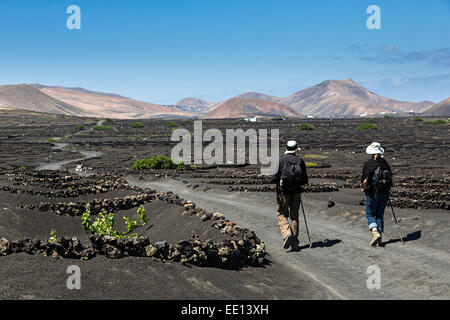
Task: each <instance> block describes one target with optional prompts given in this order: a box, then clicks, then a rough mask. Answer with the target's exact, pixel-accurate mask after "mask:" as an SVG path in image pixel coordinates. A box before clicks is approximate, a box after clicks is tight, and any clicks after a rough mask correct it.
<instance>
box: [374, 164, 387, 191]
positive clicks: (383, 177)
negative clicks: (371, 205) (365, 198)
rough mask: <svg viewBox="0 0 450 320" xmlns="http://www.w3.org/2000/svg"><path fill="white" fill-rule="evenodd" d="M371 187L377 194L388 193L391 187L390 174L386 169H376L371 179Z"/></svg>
mask: <svg viewBox="0 0 450 320" xmlns="http://www.w3.org/2000/svg"><path fill="white" fill-rule="evenodd" d="M372 187H373V190H374V191H375V192H377V193H383V192H388V191H389V190H391V187H392V173H391V171H389V170H387V169H384V170H383V169H381V167H378V168H377V169H376V170H375V173H374V175H373V177H372Z"/></svg>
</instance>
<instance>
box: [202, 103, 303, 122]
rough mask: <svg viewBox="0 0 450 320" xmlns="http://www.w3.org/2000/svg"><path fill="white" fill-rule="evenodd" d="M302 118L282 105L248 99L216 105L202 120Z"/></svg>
mask: <svg viewBox="0 0 450 320" xmlns="http://www.w3.org/2000/svg"><path fill="white" fill-rule="evenodd" d="M255 116H259V117H277V116H286V117H296V118H298V117H302V115H301V114H299V113H297V112H295V111H294V110H292V109H291V108H289V107H286V106H285V105H284V104H281V103H278V102H272V101H264V100H257V99H248V98H232V99H229V100H226V101H224V102H222V103H220V104H218V105H217V107H215V108H214V109H213V110H211V111H210V112H208V113H207V114H206V115H204V118H247V117H255Z"/></svg>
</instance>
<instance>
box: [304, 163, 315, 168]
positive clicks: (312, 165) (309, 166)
mask: <svg viewBox="0 0 450 320" xmlns="http://www.w3.org/2000/svg"><path fill="white" fill-rule="evenodd" d="M305 165H306V167H307V168H312V167H317V163H315V162H308V161H305Z"/></svg>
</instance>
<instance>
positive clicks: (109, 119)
mask: <svg viewBox="0 0 450 320" xmlns="http://www.w3.org/2000/svg"><path fill="white" fill-rule="evenodd" d="M105 121H106V122H108V123H114V122H115V121H114V120H113V119H111V118H106V119H105Z"/></svg>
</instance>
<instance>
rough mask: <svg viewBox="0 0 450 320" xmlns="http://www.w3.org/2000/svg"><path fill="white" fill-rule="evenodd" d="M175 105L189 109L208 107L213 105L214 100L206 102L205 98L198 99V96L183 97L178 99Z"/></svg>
mask: <svg viewBox="0 0 450 320" xmlns="http://www.w3.org/2000/svg"><path fill="white" fill-rule="evenodd" d="M175 105H177V106H181V107H186V108H190V109H193V110H194V109H197V110H201V109H209V108H211V107H212V106H214V105H215V103H214V102H208V101H206V100H203V99H200V98H184V99H183V100H180V101H178V102H177V103H175Z"/></svg>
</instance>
